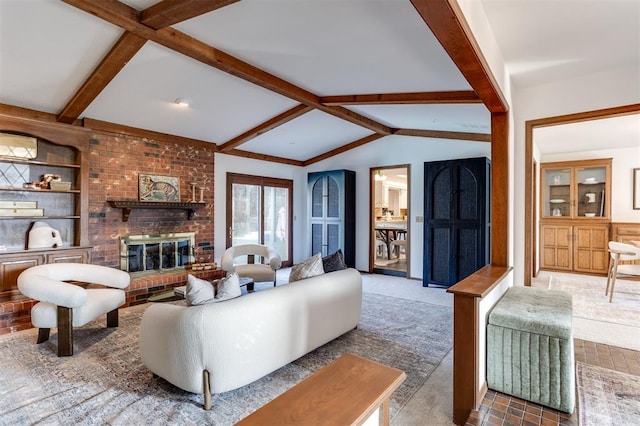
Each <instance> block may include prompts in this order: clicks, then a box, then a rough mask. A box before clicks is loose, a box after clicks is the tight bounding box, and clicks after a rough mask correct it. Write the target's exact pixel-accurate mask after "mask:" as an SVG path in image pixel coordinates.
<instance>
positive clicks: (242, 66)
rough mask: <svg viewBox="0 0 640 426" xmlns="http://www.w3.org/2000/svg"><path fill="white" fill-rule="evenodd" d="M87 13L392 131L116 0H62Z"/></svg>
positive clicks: (302, 99)
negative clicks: (153, 22)
mask: <svg viewBox="0 0 640 426" xmlns="http://www.w3.org/2000/svg"><path fill="white" fill-rule="evenodd" d="M63 1H64V2H65V3H68V4H70V5H72V6H75V7H77V8H78V9H80V10H83V11H85V12H87V13H91V14H93V15H95V16H97V17H99V18H101V19H104V20H106V21H108V22H110V23H112V24H114V25H117V26H120V27H122V28H124V29H126V30H128V31H131V32H133V33H135V34H137V35H138V36H140V37H143V38H146V39H148V40H151V41H153V42H156V43H158V44H161V45H162V46H164V47H167V48H169V49H171V50H173V51H175V52H178V53H181V54H183V55H185V56H187V57H190V58H192V59H195V60H197V61H199V62H202V63H204V64H206V65H209V66H212V67H214V68H216V69H219V70H221V71H224V72H226V73H228V74H231V75H233V76H235V77H238V78H240V79H243V80H245V81H248V82H250V83H253V84H255V85H257V86H260V87H263V88H265V89H268V90H270V91H272V92H275V93H278V94H280V95H282V96H285V97H288V98H290V99H293V100H295V101H297V102H300V103H301V104H304V105H308V106H311V107H314V108H317V109H318V110H320V111H323V112H325V113H327V114H330V115H333V116H335V117H338V118H340V119H343V120H346V121H349V122H351V123H353V124H357V125H359V126H362V127H364V128H367V129H369V130H371V131H373V132H376V133H380V134H384V135H388V134H391V128H390V127H388V126H385V125H384V124H382V123H378V122H376V121H374V120H371V119H370V118H368V117H365V116H363V115H361V114H358V113H356V112H354V111H350V110H348V109H346V108H342V107H339V106H325V105H323V104H322V103H321V102H320V98H319V97H318V96H317V95H315V94H313V93H311V92H309V91H308V90H305V89H302V88H300V87H298V86H296V85H294V84H292V83H289V82H288V81H286V80H283V79H281V78H279V77H276V76H275V75H273V74H270V73H268V72H266V71H264V70H262V69H260V68H258V67H256V66H253V65H251V64H249V63H247V62H244V61H242V60H240V59H238V58H236V57H234V56H231V55H229V54H228V53H225V52H223V51H221V50H219V49H216V48H215V47H213V46H210V45H208V44H206V43H203V42H201V41H200V40H197V39H195V38H193V37H191V36H189V35H187V34H185V33H183V32H181V31H178V30H176V29H175V28H172V27H169V28H163V29H160V30H154V29H152V28H150V27H147V26H146V25H143V24H141V23H140V22H138V14H137V11H136V10H135V9H133V8H131V7H129V6H127V5H125V4H123V3H120V2H119V1H117V0H109V1H105V0H63Z"/></svg>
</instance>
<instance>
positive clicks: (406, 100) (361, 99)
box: [320, 90, 482, 106]
mask: <svg viewBox="0 0 640 426" xmlns="http://www.w3.org/2000/svg"><path fill="white" fill-rule="evenodd" d="M320 102H322V103H323V104H324V105H342V106H344V105H398V104H479V103H482V100H481V99H480V98H479V97H478V95H476V94H475V92H474V91H472V90H460V91H449V92H415V93H379V94H369V95H338V96H322V97H321V98H320Z"/></svg>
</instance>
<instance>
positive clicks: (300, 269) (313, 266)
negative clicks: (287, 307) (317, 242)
mask: <svg viewBox="0 0 640 426" xmlns="http://www.w3.org/2000/svg"><path fill="white" fill-rule="evenodd" d="M322 274H324V268H323V267H322V256H321V255H320V253H316V254H314V255H313V256H311V257H310V258H308V259H306V260H305V261H304V262H302V263H298V264H297V265H293V267H291V273H290V274H289V282H294V281H300V280H303V279H305V278H311V277H315V276H316V275H322Z"/></svg>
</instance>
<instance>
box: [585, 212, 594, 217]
mask: <svg viewBox="0 0 640 426" xmlns="http://www.w3.org/2000/svg"><path fill="white" fill-rule="evenodd" d="M584 215H585V217H596V214H595V213H585V214H584Z"/></svg>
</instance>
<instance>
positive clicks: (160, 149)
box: [89, 132, 215, 268]
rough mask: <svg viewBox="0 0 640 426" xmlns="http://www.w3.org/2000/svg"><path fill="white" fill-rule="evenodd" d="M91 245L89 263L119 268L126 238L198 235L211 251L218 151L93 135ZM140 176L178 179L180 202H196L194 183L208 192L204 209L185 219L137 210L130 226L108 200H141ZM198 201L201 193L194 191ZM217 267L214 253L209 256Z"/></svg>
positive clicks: (177, 212) (181, 213)
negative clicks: (124, 236)
mask: <svg viewBox="0 0 640 426" xmlns="http://www.w3.org/2000/svg"><path fill="white" fill-rule="evenodd" d="M90 146H91V149H90V159H89V163H90V167H89V182H90V185H89V230H90V231H89V243H90V244H91V245H92V246H93V251H92V253H91V262H92V263H95V264H100V265H105V266H111V267H117V268H119V267H120V246H119V238H120V236H123V235H139V234H160V233H168V232H195V233H196V245H201V246H202V245H206V244H207V243H208V244H209V245H210V247H211V248H213V246H214V243H213V199H214V198H213V188H214V185H213V183H214V182H213V179H214V173H213V172H214V158H215V155H214V151H213V149H208V148H206V147H202V146H188V145H185V144H184V143H168V142H158V141H154V140H149V139H143V138H136V137H131V136H121V135H113V134H108V133H98V132H96V133H94V134H93V136H92V139H91V141H90ZM139 173H145V174H156V175H163V176H177V177H178V178H179V179H180V201H189V200H190V199H191V196H192V191H191V185H190V182H196V183H197V185H198V186H202V187H204V188H205V190H204V201H205V203H207V206H206V208H201V209H198V210H197V211H196V214H195V215H194V217H193V218H192V219H191V220H189V219H187V212H186V211H184V210H144V209H143V210H133V211H132V212H131V215H130V217H129V220H128V222H123V221H122V210H121V209H116V208H112V207H111V206H109V204H108V203H107V200H112V199H118V200H137V199H138V175H139ZM196 198H197V199H198V200H199V198H200V193H199V190H197V189H196ZM204 253H206V254H205V257H206V256H207V255H210V259H209V261H213V258H214V257H213V251H205V252H204Z"/></svg>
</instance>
